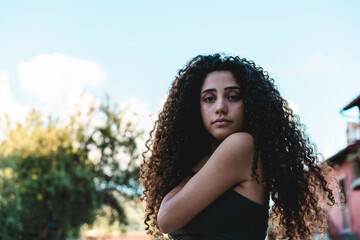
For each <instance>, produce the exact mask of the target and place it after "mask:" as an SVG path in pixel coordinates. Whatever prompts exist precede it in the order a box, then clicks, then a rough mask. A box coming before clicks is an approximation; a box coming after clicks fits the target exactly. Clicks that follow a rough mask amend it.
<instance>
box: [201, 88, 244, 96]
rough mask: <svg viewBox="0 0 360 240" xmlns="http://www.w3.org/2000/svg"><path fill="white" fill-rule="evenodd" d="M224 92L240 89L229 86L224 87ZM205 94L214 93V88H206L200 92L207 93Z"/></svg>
mask: <svg viewBox="0 0 360 240" xmlns="http://www.w3.org/2000/svg"><path fill="white" fill-rule="evenodd" d="M224 90H225V91H226V90H239V91H240V87H238V86H229V87H224ZM207 92H216V89H215V88H208V89H205V90H204V91H202V92H201V94H204V93H207Z"/></svg>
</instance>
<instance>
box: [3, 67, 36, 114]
mask: <svg viewBox="0 0 360 240" xmlns="http://www.w3.org/2000/svg"><path fill="white" fill-rule="evenodd" d="M9 84H10V77H9V73H8V72H7V71H4V70H0V103H1V104H0V113H1V114H3V113H6V114H7V115H8V116H9V117H10V118H11V119H14V120H19V119H21V118H23V117H24V116H25V115H26V112H27V111H28V110H29V109H30V107H28V106H23V105H20V104H19V103H18V102H17V101H15V100H13V99H12V94H11V91H10V85H9Z"/></svg>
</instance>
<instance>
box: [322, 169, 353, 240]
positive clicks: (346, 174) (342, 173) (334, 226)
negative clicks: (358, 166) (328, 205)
mask: <svg viewBox="0 0 360 240" xmlns="http://www.w3.org/2000/svg"><path fill="white" fill-rule="evenodd" d="M334 174H335V177H336V178H337V179H338V180H340V179H344V180H345V182H344V183H345V188H346V197H347V201H348V206H349V212H350V226H351V229H350V230H351V232H353V233H356V235H357V237H358V238H359V239H360V190H352V189H351V182H352V180H353V178H354V176H353V164H352V162H344V163H343V164H342V165H341V166H338V167H334ZM334 195H335V200H336V201H339V199H340V195H339V193H338V190H336V191H334ZM345 232H346V231H345ZM341 233H344V229H343V216H342V211H341V208H340V206H337V205H335V206H334V207H332V209H331V210H330V212H329V234H330V235H332V234H335V235H336V234H341Z"/></svg>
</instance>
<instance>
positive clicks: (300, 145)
mask: <svg viewBox="0 0 360 240" xmlns="http://www.w3.org/2000/svg"><path fill="white" fill-rule="evenodd" d="M213 71H230V72H231V73H233V75H234V77H235V79H236V81H237V83H238V84H239V86H240V88H241V93H242V97H243V100H244V106H245V110H244V121H245V128H244V130H243V131H244V132H248V133H250V134H251V135H252V136H253V137H254V145H255V157H254V162H253V167H252V176H253V177H254V178H255V179H256V180H258V175H257V173H256V169H257V162H258V159H259V158H260V159H261V161H262V168H263V169H262V170H263V173H264V180H265V183H266V185H267V189H268V192H269V193H270V196H271V199H272V201H273V202H274V204H273V206H272V208H271V212H272V214H271V218H270V220H271V221H272V222H273V225H275V226H278V227H277V228H276V231H275V232H276V234H277V235H278V236H281V237H287V238H288V239H311V237H312V235H313V233H314V232H316V233H323V232H324V231H325V230H326V221H327V217H326V206H332V205H334V204H335V200H334V196H333V193H332V190H331V189H330V187H329V181H328V179H327V176H328V173H329V171H330V167H328V166H327V165H326V164H323V163H322V164H319V163H320V161H319V159H318V154H317V152H316V147H315V145H314V144H312V143H311V142H310V140H309V138H308V137H307V135H306V133H305V126H304V125H303V124H301V123H300V122H299V117H298V116H297V115H295V114H294V113H293V111H292V110H291V109H290V107H289V105H288V102H287V101H286V100H285V99H284V98H282V97H281V96H280V93H279V91H278V89H277V87H276V86H275V85H274V80H273V79H272V78H270V77H269V76H268V73H267V72H265V71H263V69H262V68H261V67H258V66H256V65H255V63H254V62H253V61H249V60H247V59H245V58H240V57H237V56H236V57H233V56H224V55H222V54H214V55H207V56H204V55H199V56H196V57H195V58H193V59H192V60H190V61H189V62H188V63H187V65H186V66H185V67H184V68H183V69H180V70H179V72H178V76H177V77H176V79H175V80H174V82H173V84H172V87H171V89H170V91H169V95H168V98H167V100H166V102H165V104H164V107H163V110H162V112H161V113H160V114H159V119H158V120H157V121H156V122H155V126H154V129H153V130H152V131H151V133H150V139H149V140H148V141H147V142H146V147H147V151H146V152H145V153H144V154H143V157H144V160H143V163H142V165H141V171H140V182H141V185H142V186H143V188H144V191H143V196H142V200H145V202H146V216H145V221H144V222H145V224H146V230H147V233H148V234H150V235H152V236H153V237H160V236H162V233H161V232H160V230H159V227H158V224H157V213H158V211H159V207H160V204H161V201H162V199H163V198H164V196H165V195H166V194H167V193H168V192H169V191H170V190H171V189H172V188H174V187H175V186H176V185H177V184H179V183H180V182H181V181H182V180H183V179H184V178H185V177H186V176H187V174H188V172H189V171H190V170H191V168H192V167H193V166H195V165H196V163H197V162H198V161H199V160H200V159H201V158H202V157H204V156H205V155H209V154H211V144H210V139H211V138H210V135H209V134H208V133H207V132H206V130H205V128H204V126H203V123H202V120H201V115H200V105H199V104H200V101H199V98H200V90H201V86H202V84H203V82H204V79H205V77H206V76H207V74H209V73H210V72H213ZM194 118H195V119H194Z"/></svg>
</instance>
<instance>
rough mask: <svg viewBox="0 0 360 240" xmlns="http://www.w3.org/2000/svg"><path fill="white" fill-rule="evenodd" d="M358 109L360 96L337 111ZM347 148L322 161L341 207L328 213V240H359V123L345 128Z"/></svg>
mask: <svg viewBox="0 0 360 240" xmlns="http://www.w3.org/2000/svg"><path fill="white" fill-rule="evenodd" d="M353 107H358V108H359V112H360V95H359V96H358V97H357V98H355V99H354V100H353V101H352V102H350V103H349V104H348V105H346V106H345V107H344V108H343V109H342V110H341V111H346V110H348V109H350V108H353ZM359 116H360V114H359ZM346 134H347V146H346V147H345V148H344V149H342V150H341V151H339V152H338V153H336V154H335V155H334V156H332V157H330V158H328V159H327V160H326V161H327V162H328V163H329V164H330V166H332V167H333V169H334V175H335V177H336V179H337V180H338V184H339V190H340V193H339V192H338V191H334V194H335V198H336V200H337V201H338V200H339V199H342V204H340V205H338V206H334V207H332V209H331V210H330V211H329V230H328V233H329V237H330V239H332V240H338V239H339V240H340V239H341V240H343V239H348V240H360V121H357V122H350V123H348V126H347V131H346Z"/></svg>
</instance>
